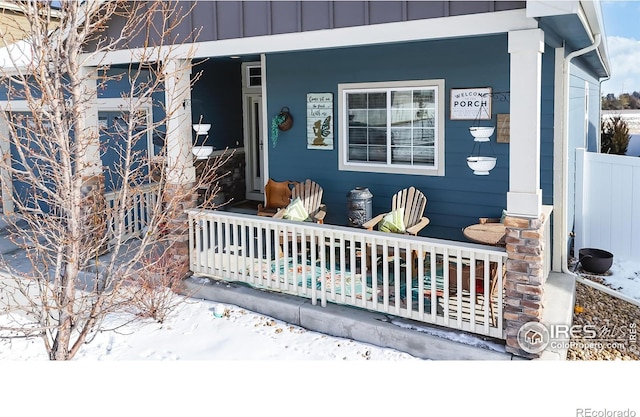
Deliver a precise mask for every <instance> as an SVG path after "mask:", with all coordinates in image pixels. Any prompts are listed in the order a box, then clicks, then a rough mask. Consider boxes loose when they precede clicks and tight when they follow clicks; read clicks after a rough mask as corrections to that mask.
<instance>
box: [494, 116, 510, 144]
mask: <svg viewBox="0 0 640 417" xmlns="http://www.w3.org/2000/svg"><path fill="white" fill-rule="evenodd" d="M497 119H498V121H497V124H498V126H496V132H497V133H496V142H497V143H509V127H510V125H511V115H510V114H498V115H497Z"/></svg>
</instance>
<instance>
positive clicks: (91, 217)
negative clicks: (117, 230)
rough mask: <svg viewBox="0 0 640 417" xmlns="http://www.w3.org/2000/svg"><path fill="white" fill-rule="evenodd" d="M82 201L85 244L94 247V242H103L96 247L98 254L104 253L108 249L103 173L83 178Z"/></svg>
mask: <svg viewBox="0 0 640 417" xmlns="http://www.w3.org/2000/svg"><path fill="white" fill-rule="evenodd" d="M80 191H81V193H82V197H83V199H82V203H81V206H80V210H81V214H80V215H81V216H82V219H83V220H82V221H81V224H85V225H87V227H88V229H89V230H87V232H88V233H84V236H83V239H86V241H85V243H84V244H85V245H89V247H94V245H95V244H96V242H100V241H102V242H103V245H102V246H100V247H97V250H98V254H103V253H106V252H107V250H108V246H107V242H106V241H105V240H104V236H105V233H106V232H107V223H106V201H105V198H104V192H105V187H104V175H102V174H97V175H91V176H87V177H85V178H83V181H82V188H81V189H80Z"/></svg>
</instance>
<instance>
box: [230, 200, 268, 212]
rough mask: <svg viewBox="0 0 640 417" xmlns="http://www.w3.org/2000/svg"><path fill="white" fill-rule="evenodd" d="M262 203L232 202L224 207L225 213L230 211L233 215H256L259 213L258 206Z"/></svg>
mask: <svg viewBox="0 0 640 417" xmlns="http://www.w3.org/2000/svg"><path fill="white" fill-rule="evenodd" d="M260 203H262V201H256V200H243V201H238V202H231V203H230V204H228V205H226V206H223V208H224V210H225V211H230V212H232V213H242V214H256V213H257V212H258V204H260Z"/></svg>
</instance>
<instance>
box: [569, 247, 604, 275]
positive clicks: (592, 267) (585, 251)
mask: <svg viewBox="0 0 640 417" xmlns="http://www.w3.org/2000/svg"><path fill="white" fill-rule="evenodd" d="M578 253H579V254H580V256H579V258H578V262H577V263H576V266H575V267H574V268H573V270H574V271H575V270H576V269H577V268H578V264H582V269H584V270H585V271H587V272H591V273H592V274H604V273H605V272H607V271H608V270H609V269H610V268H611V265H613V254H612V253H611V252H607V251H606V250H602V249H594V248H582V249H580V251H579V252H578Z"/></svg>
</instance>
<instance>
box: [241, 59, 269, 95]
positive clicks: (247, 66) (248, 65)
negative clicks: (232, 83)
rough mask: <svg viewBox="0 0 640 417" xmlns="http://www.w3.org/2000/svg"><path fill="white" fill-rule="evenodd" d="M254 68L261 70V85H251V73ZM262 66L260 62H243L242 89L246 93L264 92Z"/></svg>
mask: <svg viewBox="0 0 640 417" xmlns="http://www.w3.org/2000/svg"><path fill="white" fill-rule="evenodd" d="M253 68H260V85H249V83H250V82H251V78H252V77H251V75H249V72H250V71H251V69H253ZM263 72H264V71H263V68H262V64H261V63H260V62H259V61H258V62H243V63H242V89H243V91H244V92H260V91H261V90H262V83H263V82H264V79H263V78H262V73H263Z"/></svg>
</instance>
